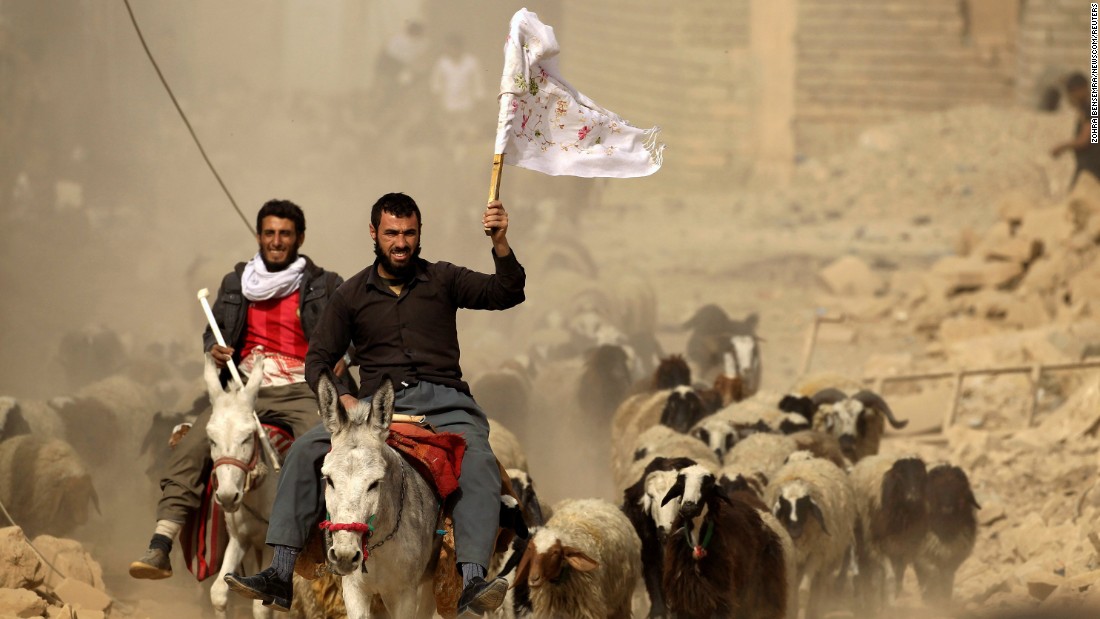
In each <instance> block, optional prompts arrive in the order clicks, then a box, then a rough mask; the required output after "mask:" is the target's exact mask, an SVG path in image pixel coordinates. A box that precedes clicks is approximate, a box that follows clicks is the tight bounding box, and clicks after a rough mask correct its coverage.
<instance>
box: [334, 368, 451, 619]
mask: <svg viewBox="0 0 1100 619" xmlns="http://www.w3.org/2000/svg"><path fill="white" fill-rule="evenodd" d="M317 401H318V403H319V405H320V412H321V419H322V420H323V422H324V424H325V428H327V429H328V431H329V432H330V433H332V450H331V451H330V452H329V453H328V455H327V456H325V461H324V465H323V466H322V467H321V474H322V475H323V476H324V480H325V503H326V504H327V506H328V512H329V518H330V519H331V521H330V523H328V525H327V526H328V527H329V529H330V530H331V531H332V547H331V548H330V549H329V550H328V563H329V566H330V567H331V568H332V570H333V571H334V572H336V573H337V574H339V575H340V576H342V577H343V578H342V579H341V580H342V583H341V584H342V585H343V591H344V604H345V605H346V606H347V612H348V619H364V618H366V617H369V616H370V603H371V598H372V597H373V596H374V595H378V596H380V597H381V599H382V602H383V603H384V604H385V606H386V610H388V611H389V613H390V616H392V617H399V618H401V619H405V618H413V617H422V618H424V619H427V618H429V617H431V616H432V614H433V612H434V611H435V599H434V596H433V592H432V576H433V573H434V571H435V563H436V561H437V560H438V557H439V550H440V544H441V538H440V536H439V535H437V534H436V529H437V525H438V519H439V505H438V503H437V502H436V495H435V492H434V490H433V489H432V487H431V486H430V485H429V484H428V482H427V481H425V480H424V478H423V477H422V476H421V475H420V474H419V473H417V472H416V470H415V469H413V467H412V465H410V464H409V463H408V462H406V461H405V458H404V457H403V456H401V454H399V453H398V452H397V451H396V450H394V449H393V448H392V447H390V446H389V445H387V444H386V437H387V436H389V432H390V422H391V421H392V419H393V409H394V391H393V384H392V383H391V382H390V381H389V380H388V379H387V380H385V381H383V383H382V386H381V387H379V389H378V391H376V392H375V393H374V396H373V397H372V398H371V401H370V403H369V404H364V403H359V404H358V405H357V406H355V407H354V408H352V409H351V410H345V409H344V406H343V405H342V404H341V403H340V399H339V397H338V394H337V392H336V387H335V386H334V385H333V381H332V378H331V377H330V376H328V375H323V376H322V377H321V380H320V382H319V384H318V387H317Z"/></svg>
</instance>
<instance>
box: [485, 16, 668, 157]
mask: <svg viewBox="0 0 1100 619" xmlns="http://www.w3.org/2000/svg"><path fill="white" fill-rule="evenodd" d="M559 51H560V48H559V47H558V41H557V39H556V38H555V37H554V29H553V28H551V27H550V26H547V25H545V24H543V23H542V22H540V21H539V18H538V15H535V14H534V13H532V12H530V11H528V10H527V9H520V10H519V11H517V12H516V14H515V15H513V16H512V22H511V26H510V28H509V32H508V40H507V41H506V42H505V44H504V74H503V75H502V77H501V80H500V93H501V94H500V115H499V117H498V119H497V139H496V145H495V150H494V151H493V152H494V153H496V154H501V153H503V155H504V163H507V164H508V165H514V166H517V167H520V168H527V169H529V170H536V171H538V172H542V173H544V174H551V175H554V176H559V175H566V176H582V177H589V178H591V177H613V178H631V177H636V176H648V175H650V174H653V173H654V172H656V171H657V170H658V168H660V167H661V162H662V159H663V153H664V144H659V143H658V142H657V134H658V132H659V131H660V127H653V128H652V129H645V130H643V129H639V128H637V127H634V126H633V125H631V124H630V123H628V122H627V121H625V120H623V119H622V118H620V117H619V116H618V115H617V114H615V113H614V112H612V111H610V110H607V109H604V108H602V107H600V106H599V105H597V104H596V102H595V101H593V100H591V99H589V98H588V97H586V96H584V95H583V94H581V93H580V92H577V90H576V89H574V88H573V87H572V86H570V85H569V83H568V82H566V81H565V80H564V79H562V78H561V75H560V74H559V73H558V58H557V56H558V52H559Z"/></svg>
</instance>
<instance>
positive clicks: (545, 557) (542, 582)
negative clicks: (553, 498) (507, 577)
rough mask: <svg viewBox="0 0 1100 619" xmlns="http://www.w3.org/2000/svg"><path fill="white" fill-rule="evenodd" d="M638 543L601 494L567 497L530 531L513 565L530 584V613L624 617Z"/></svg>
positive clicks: (637, 565)
mask: <svg viewBox="0 0 1100 619" xmlns="http://www.w3.org/2000/svg"><path fill="white" fill-rule="evenodd" d="M641 555H642V548H641V542H640V540H639V539H638V535H637V534H636V533H635V532H634V528H633V527H632V526H631V524H630V521H629V520H628V519H627V517H626V516H625V515H624V514H623V512H622V511H620V510H619V508H618V507H616V506H614V505H612V504H611V503H608V502H607V501H604V500H602V499H582V500H570V499H567V500H565V501H563V502H561V503H558V504H557V505H555V506H554V516H553V517H552V518H550V520H549V521H547V523H546V525H545V526H543V527H541V528H539V529H538V530H537V531H536V532H535V534H534V535H533V536H532V537H531V541H530V543H529V544H528V545H527V549H526V550H525V551H524V553H523V558H522V559H520V562H519V567H518V568H517V570H516V583H517V585H518V583H525V584H526V585H527V586H528V587H529V588H530V596H531V609H532V612H533V614H535V615H537V616H544V617H575V618H577V619H605V618H608V617H622V618H627V617H630V603H631V596H632V594H633V592H634V585H635V584H636V583H637V580H638V577H639V575H640V574H641V571H642V570H641Z"/></svg>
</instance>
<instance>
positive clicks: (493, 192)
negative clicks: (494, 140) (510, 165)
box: [485, 154, 504, 236]
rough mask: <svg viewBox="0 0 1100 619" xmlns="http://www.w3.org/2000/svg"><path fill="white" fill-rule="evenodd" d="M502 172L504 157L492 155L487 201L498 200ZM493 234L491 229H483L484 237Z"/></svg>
mask: <svg viewBox="0 0 1100 619" xmlns="http://www.w3.org/2000/svg"><path fill="white" fill-rule="evenodd" d="M503 170H504V155H503V154H497V155H493V174H492V176H490V177H489V201H490V202H492V201H493V200H499V199H500V173H501V172H502V171H503ZM492 233H493V228H485V236H489V235H491V234H492Z"/></svg>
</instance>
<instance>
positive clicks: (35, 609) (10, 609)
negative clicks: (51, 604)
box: [0, 589, 48, 617]
mask: <svg viewBox="0 0 1100 619" xmlns="http://www.w3.org/2000/svg"><path fill="white" fill-rule="evenodd" d="M46 606H48V604H46V600H43V599H42V598H40V597H38V594H37V593H35V592H34V591H31V590H29V589H0V615H11V616H13V617H42V616H44V615H45V614H46Z"/></svg>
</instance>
